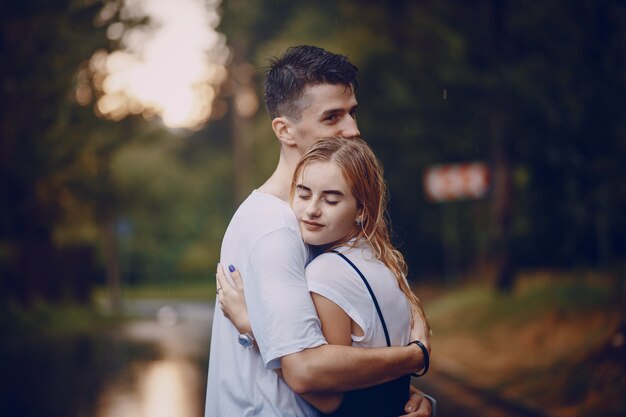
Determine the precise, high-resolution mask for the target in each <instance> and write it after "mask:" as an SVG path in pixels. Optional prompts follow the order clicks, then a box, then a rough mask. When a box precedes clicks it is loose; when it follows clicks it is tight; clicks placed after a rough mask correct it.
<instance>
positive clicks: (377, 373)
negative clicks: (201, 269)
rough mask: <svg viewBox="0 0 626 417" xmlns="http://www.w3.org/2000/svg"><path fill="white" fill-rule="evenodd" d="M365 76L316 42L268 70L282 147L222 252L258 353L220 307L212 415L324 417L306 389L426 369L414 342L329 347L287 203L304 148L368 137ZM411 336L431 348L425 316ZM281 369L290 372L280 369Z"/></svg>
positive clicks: (349, 386) (420, 406) (423, 410)
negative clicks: (363, 123) (360, 103)
mask: <svg viewBox="0 0 626 417" xmlns="http://www.w3.org/2000/svg"><path fill="white" fill-rule="evenodd" d="M357 77H358V70H357V68H356V67H355V66H354V65H352V64H351V63H350V62H349V61H348V60H347V59H346V58H345V57H344V56H341V55H336V54H333V53H330V52H328V51H325V50H323V49H321V48H316V47H312V46H298V47H293V48H290V49H288V50H287V52H286V53H285V54H284V55H283V56H282V57H281V58H279V59H277V60H275V61H274V62H273V63H272V65H271V68H270V70H269V71H268V74H267V78H266V81H265V103H266V107H267V111H268V113H269V115H270V117H271V118H272V129H273V131H274V133H275V134H276V137H277V138H278V141H279V145H280V156H279V161H278V165H277V167H276V170H275V171H274V173H273V174H272V175H271V176H270V178H269V179H268V180H267V181H266V182H265V183H264V184H263V185H262V186H261V187H260V188H259V189H258V190H255V191H253V192H252V194H251V195H250V196H249V197H248V198H247V199H246V201H244V202H243V203H242V204H241V206H240V207H239V209H238V210H237V212H236V213H235V215H234V216H233V218H232V220H231V223H230V224H229V226H228V229H227V230H226V233H225V235H224V240H223V242H222V253H221V262H222V264H225V265H231V264H232V265H237V267H238V268H239V270H240V271H241V273H242V276H243V279H244V281H245V282H244V285H245V289H246V304H247V306H248V311H249V315H250V324H251V327H252V330H253V333H254V338H255V339H256V340H255V342H256V344H257V346H258V349H259V351H258V352H257V351H256V350H255V349H246V347H248V348H249V347H250V346H251V345H252V337H251V335H249V334H241V335H240V334H239V332H237V330H236V329H235V327H233V325H232V324H231V323H230V322H229V321H228V320H227V319H226V318H225V317H224V316H223V315H222V314H221V313H220V312H218V311H216V314H215V315H214V322H213V333H212V339H211V355H210V362H209V377H208V384H207V399H206V410H205V417H225V416H317V415H319V413H318V411H317V410H316V409H315V408H313V407H312V406H311V405H310V404H309V403H308V402H306V401H305V400H303V399H302V398H301V397H300V396H299V395H298V394H308V393H323V392H331V391H348V390H353V389H359V388H364V387H367V386H372V385H376V384H380V383H383V382H386V381H390V380H392V379H396V378H398V377H400V376H403V375H407V374H409V373H414V372H417V371H419V370H421V369H422V368H423V367H424V354H423V352H422V350H421V349H420V348H419V347H418V346H416V345H415V344H411V345H409V346H406V347H392V348H381V349H360V348H354V347H347V346H333V345H328V344H327V343H326V341H325V339H324V337H323V335H322V332H321V329H320V325H319V319H318V317H317V315H316V311H315V307H314V306H313V303H312V301H311V297H310V295H309V291H308V287H307V284H306V281H305V279H304V267H305V265H306V262H307V260H308V252H307V248H306V246H305V245H304V243H303V242H302V239H301V236H300V230H299V226H298V222H297V219H296V217H295V215H294V214H293V212H292V211H291V208H290V207H289V205H288V202H287V201H288V197H289V190H290V186H291V178H292V175H293V172H294V169H295V166H296V164H297V162H298V160H299V159H300V157H301V156H302V154H303V153H304V152H305V151H306V150H307V149H308V147H309V146H310V145H312V144H313V143H315V142H316V141H317V140H319V139H320V138H322V137H329V136H342V137H355V136H359V135H360V132H359V130H358V127H357V123H356V110H357V101H356V98H355V92H356V89H357V87H358V80H357ZM412 339H419V340H421V341H423V342H424V344H426V345H427V346H428V347H429V346H430V341H429V337H428V334H427V331H426V329H425V328H424V326H423V323H421V322H420V321H419V320H416V325H415V326H414V329H413V331H412ZM238 341H239V343H241V344H242V345H244V346H245V347H244V346H240V344H239V343H238ZM279 368H280V370H281V372H282V378H281V377H279V375H278V372H275V371H274V370H278V369H279ZM283 378H284V379H283ZM407 407H413V410H417V411H416V412H415V413H412V414H409V415H410V416H426V415H429V414H430V404H429V403H428V401H423V400H421V398H420V397H419V396H415V397H414V398H412V400H411V401H410V402H409V403H408V404H407ZM406 411H409V409H407V410H406Z"/></svg>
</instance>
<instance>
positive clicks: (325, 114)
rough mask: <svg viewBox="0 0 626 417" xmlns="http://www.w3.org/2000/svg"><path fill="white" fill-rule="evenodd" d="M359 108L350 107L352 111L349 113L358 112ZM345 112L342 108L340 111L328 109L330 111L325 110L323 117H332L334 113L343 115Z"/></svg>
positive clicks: (355, 106) (356, 106)
mask: <svg viewBox="0 0 626 417" xmlns="http://www.w3.org/2000/svg"><path fill="white" fill-rule="evenodd" d="M358 107H359V105H358V104H355V105H354V106H352V107H350V110H348V113H352V112H353V111H355V110H357V109H358ZM343 111H344V110H343V109H342V108H338V109H328V110H324V111H323V112H322V115H321V116H322V117H326V116H330V115H331V114H333V113H341V112H343Z"/></svg>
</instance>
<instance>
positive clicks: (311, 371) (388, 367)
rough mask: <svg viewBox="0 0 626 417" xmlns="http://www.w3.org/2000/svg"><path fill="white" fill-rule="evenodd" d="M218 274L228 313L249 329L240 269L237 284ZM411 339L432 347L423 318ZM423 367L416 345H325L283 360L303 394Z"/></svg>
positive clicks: (378, 380)
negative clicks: (360, 346)
mask: <svg viewBox="0 0 626 417" xmlns="http://www.w3.org/2000/svg"><path fill="white" fill-rule="evenodd" d="M217 273H218V274H217V277H218V285H222V286H223V287H224V290H223V291H222V292H221V294H218V295H219V301H220V304H222V303H224V306H223V311H224V313H225V314H226V316H227V317H229V319H230V320H231V321H233V323H234V324H236V325H237V327H238V329H239V331H240V332H244V331H248V329H249V324H248V323H247V319H248V314H247V311H246V309H245V301H244V300H243V285H242V284H241V279H240V277H239V273H238V271H235V272H234V273H233V274H231V275H232V277H233V278H234V279H235V286H234V287H233V286H230V285H228V284H227V281H226V280H225V279H224V278H223V273H222V271H221V268H219V267H218V271H217ZM220 274H221V275H220ZM228 312H230V314H229V313H228ZM411 338H412V340H415V339H417V340H420V341H422V342H423V343H424V344H425V345H426V347H427V348H428V349H429V350H430V336H429V334H428V331H427V329H426V327H425V325H424V323H423V321H421V320H420V319H419V317H418V318H416V320H415V324H414V325H413V329H412V332H411ZM423 366H424V357H423V353H422V351H421V349H419V347H417V346H416V345H414V344H411V345H409V346H404V347H385V348H356V347H351V346H336V345H322V346H318V347H315V348H309V349H304V350H302V351H300V352H297V353H292V354H289V355H286V356H283V357H282V360H281V367H282V368H283V377H284V379H285V382H287V384H288V385H289V386H290V388H291V389H292V390H294V391H295V392H297V393H299V394H305V393H312V392H328V391H349V390H354V389H360V388H366V387H370V386H373V385H378V384H381V383H384V382H387V381H391V380H393V379H396V378H399V377H401V376H404V375H407V374H410V373H414V372H418V371H420V370H421V369H422V368H423Z"/></svg>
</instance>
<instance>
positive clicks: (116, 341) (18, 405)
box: [0, 301, 213, 417]
mask: <svg viewBox="0 0 626 417" xmlns="http://www.w3.org/2000/svg"><path fill="white" fill-rule="evenodd" d="M126 311H127V312H128V313H130V314H132V315H133V316H134V317H136V318H137V319H135V320H132V321H130V322H128V323H127V324H126V325H125V326H124V327H123V328H121V329H120V330H119V331H117V332H108V333H105V334H97V335H92V336H81V337H74V338H71V339H60V340H50V339H49V338H45V339H44V338H38V337H36V336H34V337H29V338H28V339H23V340H17V339H16V340H5V341H3V343H2V347H3V349H2V350H3V351H2V352H0V354H1V358H0V368H1V371H0V375H2V376H0V416H7V417H12V416H19V417H30V416H33V417H34V416H37V417H40V416H46V417H56V416H59V417H161V416H163V417H165V416H168V417H172V416H176V417H201V416H202V415H203V411H204V396H205V389H206V374H207V364H208V351H209V344H210V332H211V322H212V315H213V306H212V305H209V304H203V303H189V302H178V303H172V302H171V301H170V302H165V301H141V302H139V301H138V302H133V303H132V304H128V305H127V306H126Z"/></svg>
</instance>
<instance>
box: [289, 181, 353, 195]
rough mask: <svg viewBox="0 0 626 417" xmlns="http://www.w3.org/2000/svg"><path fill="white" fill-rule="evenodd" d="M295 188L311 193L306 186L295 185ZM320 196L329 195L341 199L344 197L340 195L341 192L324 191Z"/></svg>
mask: <svg viewBox="0 0 626 417" xmlns="http://www.w3.org/2000/svg"><path fill="white" fill-rule="evenodd" d="M296 188H297V189H300V190H302V191H308V192H311V189H310V188H309V187H307V186H306V185H302V184H297V185H296ZM322 194H326V195H328V194H330V195H336V196H339V197H343V196H345V194H344V193H342V192H341V191H339V190H324V191H322Z"/></svg>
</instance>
